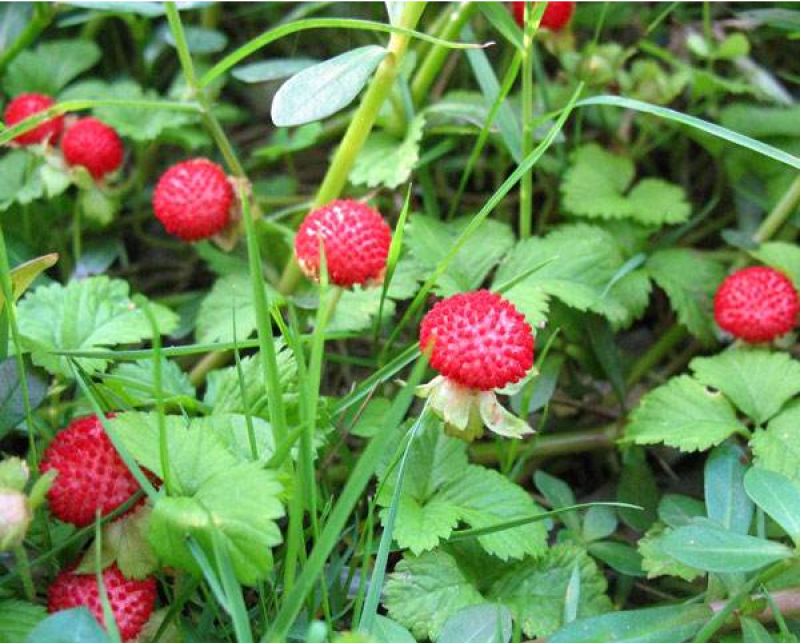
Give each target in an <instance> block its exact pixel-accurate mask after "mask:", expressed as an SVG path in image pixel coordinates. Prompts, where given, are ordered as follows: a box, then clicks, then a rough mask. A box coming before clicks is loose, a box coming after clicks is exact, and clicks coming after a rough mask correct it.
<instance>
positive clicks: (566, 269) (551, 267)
mask: <svg viewBox="0 0 800 643" xmlns="http://www.w3.org/2000/svg"><path fill="white" fill-rule="evenodd" d="M476 236H480V235H476ZM480 238H481V240H482V239H483V237H482V236H481V237H480ZM624 263H625V259H624V256H623V254H622V250H621V249H620V247H619V245H618V244H617V243H616V241H615V239H614V237H613V235H611V234H610V233H609V232H607V231H605V230H603V229H602V228H599V227H597V226H592V225H587V224H573V225H565V226H562V227H560V228H558V229H557V230H555V231H553V232H551V233H550V234H548V235H547V236H545V237H532V238H530V239H525V240H523V241H520V242H519V243H518V244H517V245H516V246H515V247H514V249H513V250H512V251H511V253H509V255H508V257H507V258H506V260H505V261H504V262H503V263H502V264H501V266H500V268H499V269H498V271H497V275H496V276H495V279H494V283H493V288H499V287H501V286H503V285H504V284H506V283H512V282H514V281H515V280H516V279H518V278H520V277H521V276H522V279H521V280H520V281H519V282H518V283H516V284H515V285H514V286H512V287H511V288H510V289H508V290H507V291H506V292H505V293H504V296H505V297H506V298H507V299H509V300H510V301H511V302H513V303H514V304H515V305H516V306H517V307H518V308H519V309H520V311H522V312H523V313H524V314H525V316H526V317H527V319H528V321H529V322H530V323H531V324H533V325H538V324H540V323H541V322H544V321H545V320H546V316H547V310H548V308H549V304H548V302H549V299H550V298H551V297H555V298H556V299H559V300H560V301H561V302H563V303H564V304H566V305H567V306H570V307H572V308H575V309H577V310H581V311H587V310H591V311H594V312H597V313H599V314H601V315H604V316H605V317H607V318H608V319H609V320H610V321H612V322H624V321H625V320H626V319H627V318H629V316H630V315H631V313H630V312H629V311H628V309H627V307H626V305H625V303H624V301H623V300H621V299H620V300H618V299H617V294H618V293H620V292H623V291H622V290H615V288H611V289H608V287H609V285H610V284H611V281H612V279H613V278H614V276H615V275H616V274H617V272H618V271H619V270H620V268H622V266H623V264H624ZM523 275H524V276H523ZM619 283H620V282H617V284H615V287H616V286H619ZM634 288H637V289H639V290H641V291H644V290H646V289H647V286H646V285H645V284H643V283H639V284H637V285H635V286H634ZM607 289H608V291H607ZM640 297H641V293H639V294H638V295H634V296H633V297H632V299H633V300H634V301H633V307H634V308H638V309H641V302H640V301H639V300H640Z"/></svg>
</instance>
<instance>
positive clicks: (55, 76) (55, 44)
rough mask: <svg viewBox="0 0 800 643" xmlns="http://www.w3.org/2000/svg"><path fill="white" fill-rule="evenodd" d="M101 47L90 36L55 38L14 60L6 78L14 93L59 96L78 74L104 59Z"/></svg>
mask: <svg viewBox="0 0 800 643" xmlns="http://www.w3.org/2000/svg"><path fill="white" fill-rule="evenodd" d="M100 56H101V54H100V48H99V47H98V46H97V45H96V44H94V43H93V42H91V41H89V40H53V41H50V42H44V43H42V44H40V45H39V46H38V47H36V49H33V50H31V49H28V50H23V51H22V52H20V54H19V55H18V56H17V57H16V58H15V59H14V60H13V61H12V62H11V64H10V65H9V66H8V69H7V70H6V73H5V78H4V79H3V88H4V89H5V91H6V93H7V94H9V95H10V96H16V95H17V94H23V93H26V92H37V93H40V94H47V95H48V96H56V95H58V93H59V92H60V91H61V90H62V89H64V87H66V86H67V85H68V84H69V83H70V82H71V81H72V80H73V79H74V78H76V77H78V76H79V75H80V74H82V73H83V72H85V71H86V70H87V69H91V68H92V67H94V65H95V64H96V63H97V62H98V61H99V60H100Z"/></svg>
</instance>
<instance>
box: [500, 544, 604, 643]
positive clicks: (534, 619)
mask: <svg viewBox="0 0 800 643" xmlns="http://www.w3.org/2000/svg"><path fill="white" fill-rule="evenodd" d="M576 567H577V570H578V574H579V577H580V597H579V598H578V605H577V617H578V618H589V617H592V616H597V615H599V614H604V613H606V612H609V611H611V601H610V600H609V598H608V596H607V595H606V589H607V584H606V579H605V577H604V576H603V574H602V572H601V571H600V569H599V568H598V567H597V565H596V564H595V562H594V561H593V560H592V559H591V557H590V556H589V555H588V554H587V553H586V552H585V551H584V550H583V549H581V548H579V547H577V546H574V545H569V544H558V545H554V546H553V547H551V548H550V549H549V550H547V552H546V553H545V554H544V555H543V556H541V557H539V558H526V559H525V560H523V561H520V562H518V563H514V564H511V565H509V566H508V568H507V569H506V570H505V571H504V573H503V574H502V576H501V577H500V578H499V579H498V580H497V581H495V583H494V584H493V585H492V588H491V590H490V591H489V597H490V598H491V599H492V600H494V601H496V602H502V603H504V604H506V605H508V606H509V607H510V608H511V613H512V614H513V616H514V619H515V620H517V621H518V622H520V623H521V625H522V631H523V632H524V633H525V635H526V636H528V637H530V638H538V637H544V636H548V635H550V634H552V633H554V632H555V631H556V630H558V629H559V628H560V627H561V626H562V625H565V624H566V623H565V621H564V605H565V602H566V600H567V586H568V585H569V583H570V578H571V576H572V573H573V569H575V568H576Z"/></svg>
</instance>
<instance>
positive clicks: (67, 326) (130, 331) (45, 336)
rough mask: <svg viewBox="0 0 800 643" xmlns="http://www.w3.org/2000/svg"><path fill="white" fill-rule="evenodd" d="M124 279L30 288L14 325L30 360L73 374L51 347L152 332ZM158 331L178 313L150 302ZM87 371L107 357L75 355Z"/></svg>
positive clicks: (134, 338)
mask: <svg viewBox="0 0 800 643" xmlns="http://www.w3.org/2000/svg"><path fill="white" fill-rule="evenodd" d="M129 292H130V291H129V286H128V284H127V283H126V282H125V281H122V280H119V279H109V278H108V277H105V276H99V277H90V278H89V279H85V280H83V281H71V282H69V283H68V284H67V285H66V286H62V285H61V284H52V285H49V286H41V287H39V288H37V289H36V290H34V291H33V292H29V293H28V294H27V295H26V296H25V297H24V298H23V299H22V301H21V302H20V304H19V327H20V331H21V332H22V335H23V343H24V345H25V346H26V348H28V349H29V350H30V351H31V353H32V355H33V361H34V362H35V363H36V364H38V365H40V366H43V367H44V368H46V369H47V370H48V371H50V372H51V373H53V374H54V375H62V376H65V377H68V378H71V377H72V370H71V368H70V365H69V362H68V360H67V358H65V357H59V356H57V355H53V354H52V353H51V352H50V351H52V350H84V351H85V350H92V349H101V348H106V347H110V346H118V345H120V344H134V343H138V342H140V341H142V340H145V339H150V338H151V337H152V333H153V330H152V327H151V325H150V322H149V320H148V318H147V316H146V315H145V313H144V311H143V310H142V309H141V308H139V307H138V306H137V305H136V304H134V303H133V301H132V300H131V298H130V294H129ZM150 309H151V311H152V312H153V315H154V316H155V318H156V321H157V324H158V329H159V331H160V332H161V333H162V334H167V333H169V332H170V331H171V330H172V329H173V328H174V327H175V326H176V325H177V323H178V318H177V316H176V315H175V314H174V313H173V312H172V311H170V310H168V309H167V308H164V307H163V306H160V305H158V304H152V303H151V304H150ZM77 361H78V363H79V364H80V365H81V366H82V367H83V368H84V369H85V370H87V371H89V372H92V371H102V370H105V368H106V365H107V360H104V359H94V358H78V359H77Z"/></svg>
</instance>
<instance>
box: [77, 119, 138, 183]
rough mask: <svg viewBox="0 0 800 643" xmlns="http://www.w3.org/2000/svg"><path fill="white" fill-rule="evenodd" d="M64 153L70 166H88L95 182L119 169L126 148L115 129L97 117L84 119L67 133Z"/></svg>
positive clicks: (78, 121)
mask: <svg viewBox="0 0 800 643" xmlns="http://www.w3.org/2000/svg"><path fill="white" fill-rule="evenodd" d="M61 151H62V152H63V153H64V160H66V162H67V164H68V165H71V166H75V165H80V166H83V167H85V168H86V169H87V170H88V171H89V174H91V175H92V176H93V177H94V178H95V179H101V178H103V177H104V176H105V175H106V174H110V173H111V172H114V171H116V170H118V169H119V167H120V165H122V157H123V155H124V149H123V147H122V140H121V139H120V137H119V135H118V134H117V132H116V130H115V129H114V128H113V127H109V126H108V125H106V124H105V123H103V122H101V121H98V120H97V119H96V118H81V119H80V120H77V121H75V122H74V123H73V124H72V125H70V126H69V127H68V128H67V131H66V132H64V136H63V137H62V139H61Z"/></svg>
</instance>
